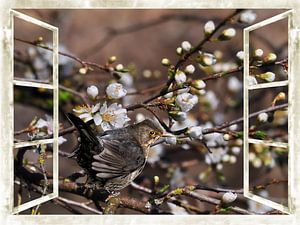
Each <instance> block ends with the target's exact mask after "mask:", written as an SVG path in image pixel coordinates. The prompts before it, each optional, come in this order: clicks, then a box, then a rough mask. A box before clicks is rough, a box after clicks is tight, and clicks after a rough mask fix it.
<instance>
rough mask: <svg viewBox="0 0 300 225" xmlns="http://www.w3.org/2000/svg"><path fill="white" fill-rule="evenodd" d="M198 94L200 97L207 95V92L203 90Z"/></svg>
mask: <svg viewBox="0 0 300 225" xmlns="http://www.w3.org/2000/svg"><path fill="white" fill-rule="evenodd" d="M198 94H199V95H205V94H206V91H205V90H204V89H201V90H199V91H198Z"/></svg>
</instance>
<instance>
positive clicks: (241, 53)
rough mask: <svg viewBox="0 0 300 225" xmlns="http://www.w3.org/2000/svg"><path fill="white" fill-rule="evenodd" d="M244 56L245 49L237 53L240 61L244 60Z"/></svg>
mask: <svg viewBox="0 0 300 225" xmlns="http://www.w3.org/2000/svg"><path fill="white" fill-rule="evenodd" d="M244 56H245V53H244V51H239V52H238V53H236V57H237V58H238V59H239V60H240V61H244Z"/></svg>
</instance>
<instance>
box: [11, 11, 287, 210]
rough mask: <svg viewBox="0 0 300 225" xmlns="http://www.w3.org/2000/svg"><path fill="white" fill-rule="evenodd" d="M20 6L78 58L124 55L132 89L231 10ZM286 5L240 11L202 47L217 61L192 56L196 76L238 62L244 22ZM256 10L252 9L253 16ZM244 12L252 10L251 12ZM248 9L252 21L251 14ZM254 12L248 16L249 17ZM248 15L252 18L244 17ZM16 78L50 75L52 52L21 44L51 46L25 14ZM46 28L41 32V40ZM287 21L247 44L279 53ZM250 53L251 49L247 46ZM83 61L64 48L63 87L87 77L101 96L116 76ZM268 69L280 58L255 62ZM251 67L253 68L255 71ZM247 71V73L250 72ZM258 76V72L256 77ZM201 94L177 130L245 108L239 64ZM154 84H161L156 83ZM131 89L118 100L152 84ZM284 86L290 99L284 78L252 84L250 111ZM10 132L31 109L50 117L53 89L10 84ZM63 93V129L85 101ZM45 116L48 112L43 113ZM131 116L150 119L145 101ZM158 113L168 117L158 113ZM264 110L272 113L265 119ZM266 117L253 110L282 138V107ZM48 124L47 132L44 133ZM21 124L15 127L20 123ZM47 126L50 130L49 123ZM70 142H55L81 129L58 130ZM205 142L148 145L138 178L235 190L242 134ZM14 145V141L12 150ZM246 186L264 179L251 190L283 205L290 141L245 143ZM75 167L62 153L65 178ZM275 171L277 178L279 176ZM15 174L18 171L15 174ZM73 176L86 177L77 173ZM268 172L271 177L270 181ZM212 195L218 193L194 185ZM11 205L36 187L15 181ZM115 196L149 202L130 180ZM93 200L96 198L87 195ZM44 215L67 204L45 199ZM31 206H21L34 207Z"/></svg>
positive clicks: (129, 100)
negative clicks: (228, 32) (225, 35)
mask: <svg viewBox="0 0 300 225" xmlns="http://www.w3.org/2000/svg"><path fill="white" fill-rule="evenodd" d="M18 11H20V12H22V13H24V14H27V15H29V16H32V17H34V18H37V19H39V20H42V21H44V22H46V23H49V24H51V25H53V26H56V27H58V28H59V42H60V45H59V50H60V51H62V52H66V53H68V54H71V55H74V56H76V57H79V58H80V59H82V60H85V61H90V62H96V63H98V64H100V65H104V64H105V63H106V62H107V61H108V59H109V58H110V57H111V56H116V57H117V62H116V64H119V63H121V64H123V65H124V67H125V68H128V70H129V71H128V73H127V78H126V79H124V80H123V81H122V83H123V85H124V86H125V87H126V89H127V90H128V92H136V91H137V92H138V91H140V90H145V89H148V88H151V87H157V86H160V85H162V84H164V83H165V82H166V80H167V68H166V67H164V66H162V65H161V59H162V58H168V59H170V61H171V62H172V63H174V64H175V63H176V62H177V60H178V55H177V54H176V48H177V47H178V46H180V45H181V43H182V42H183V41H189V42H190V43H191V44H192V45H196V44H197V43H199V42H200V41H201V40H202V39H203V37H204V34H203V27H204V24H205V23H206V22H207V21H209V20H213V21H214V23H215V24H218V23H219V22H220V21H222V20H223V19H224V18H225V17H226V16H228V15H229V14H230V13H232V12H233V10H227V9H226V10H214V9H211V10H202V9H201V10H198V9H197V10H196V9H188V10H171V9H167V10H157V9H155V10H151V9H147V10H141V9H126V10H123V9H122V10H116V9H109V10H107V9H97V10H96V9H95V10H48V9H47V10H46V9H35V10H32V9H28V10H27V9H26V10H18ZM284 11H285V10H265V9H263V10H261V9H255V10H252V17H251V15H250V16H249V15H248V20H246V21H241V17H240V16H239V15H238V16H236V17H235V18H234V19H233V20H232V21H230V23H228V24H227V25H225V26H224V28H223V29H221V31H222V30H224V29H226V28H230V27H233V28H234V29H235V30H236V35H235V37H234V38H232V39H231V40H229V41H218V42H208V43H206V44H205V45H204V47H203V49H202V51H203V52H207V53H211V54H213V55H214V57H215V58H216V61H217V62H216V64H214V65H212V66H208V67H203V66H201V65H198V64H197V63H194V65H195V67H196V71H195V73H194V74H193V76H194V78H198V79H201V77H204V76H206V75H208V74H214V73H217V72H224V71H228V70H231V69H233V68H237V67H238V66H240V65H242V61H241V60H240V59H239V58H238V57H237V53H238V52H239V51H241V50H243V28H245V27H247V26H249V25H250V24H253V23H256V22H259V21H262V20H264V19H266V18H269V17H272V16H274V15H277V14H279V13H281V12H284ZM253 14H254V15H255V16H253ZM249 17H250V19H249ZM253 17H255V18H254V20H253ZM251 19H252V20H251ZM249 22H250V23H249ZM14 29H15V30H14V35H15V38H18V39H21V40H23V42H22V41H17V40H16V41H15V46H14V47H15V53H14V54H15V55H14V57H15V77H17V78H19V79H29V80H30V79H37V80H41V81H43V82H46V83H51V82H52V78H51V74H52V52H51V51H47V50H43V49H41V48H37V47H35V46H32V45H29V44H26V43H24V40H27V41H30V42H35V41H37V40H38V41H40V42H41V43H43V44H45V45H47V46H51V42H52V33H51V32H50V31H47V30H45V29H43V28H39V27H37V26H35V25H32V24H30V23H28V22H24V21H22V20H20V19H17V18H15V28H14ZM41 37H42V39H41ZM287 41H288V28H287V20H282V21H280V22H276V23H274V24H272V25H269V26H266V27H264V28H261V29H259V30H257V31H253V32H251V34H250V49H251V52H255V50H256V49H261V50H263V55H264V56H267V55H268V54H269V53H274V54H276V56H277V59H276V61H280V60H284V59H287V56H288V52H287V47H288V45H287V43H288V42H287ZM253 54H254V53H253ZM80 67H81V65H80V64H78V63H77V62H75V61H74V60H72V59H70V58H68V57H64V56H60V65H59V73H60V74H59V79H60V84H62V85H64V86H65V87H67V88H70V89H73V90H75V91H77V92H80V93H82V94H83V95H86V89H87V87H89V86H90V85H96V86H97V87H98V89H99V91H100V95H101V94H104V93H105V87H106V86H107V85H108V83H110V82H111V81H112V77H111V76H110V75H109V74H108V73H105V72H102V71H99V70H94V71H89V72H88V73H87V74H81V73H80V72H79V69H80ZM268 71H271V72H273V73H275V74H276V79H275V81H282V80H287V72H286V71H285V69H284V67H283V66H280V65H279V66H267V67H264V68H263V69H259V73H265V72H268ZM253 73H258V72H257V71H254V72H253ZM250 75H251V74H250ZM257 80H258V82H259V83H260V82H264V80H263V79H257ZM206 85H207V86H206V94H205V95H203V96H200V97H199V104H197V105H196V107H194V109H193V110H192V111H191V112H190V113H189V117H188V119H187V120H186V121H184V122H182V123H179V122H176V123H175V124H174V126H173V129H174V130H176V129H180V128H184V127H190V126H195V125H200V126H203V127H212V126H215V125H218V124H221V123H224V122H226V121H231V120H234V119H237V118H240V117H242V115H243V74H242V72H237V73H233V74H230V75H228V76H224V77H222V78H219V79H213V80H209V81H207V83H206ZM156 92H157V90H156ZM156 92H155V90H154V91H153V92H148V93H146V94H141V95H139V94H137V95H127V96H126V97H125V98H124V99H122V100H121V103H122V104H123V105H124V106H127V105H130V104H133V103H136V102H139V101H141V100H143V99H145V98H147V97H149V96H150V95H152V94H154V93H156ZM281 92H284V93H285V94H286V98H285V99H281V100H280V101H283V102H286V101H287V100H286V99H287V95H288V88H287V87H280V88H269V89H262V90H255V91H250V94H249V96H250V101H249V102H250V113H251V112H256V111H259V110H262V109H265V108H268V107H270V106H272V102H273V101H274V99H275V98H276V96H277V95H278V94H279V93H281ZM14 94H15V103H14V104H15V105H14V107H15V112H14V113H15V127H14V128H15V131H16V132H17V131H22V130H23V129H24V128H26V127H28V125H29V124H30V123H31V122H32V121H33V120H34V118H36V120H38V119H39V118H42V119H43V120H45V121H46V122H48V124H49V123H51V118H50V117H51V115H52V104H53V101H52V92H51V91H49V90H45V89H36V88H20V87H15V89H14ZM59 98H60V122H61V123H62V126H63V127H64V128H67V127H69V126H71V125H70V123H69V122H68V121H67V119H66V117H65V113H67V112H71V111H72V109H74V108H75V106H77V105H81V104H82V102H81V99H80V98H79V97H78V96H76V95H73V94H72V93H70V92H68V91H65V90H61V91H60V94H59ZM46 115H47V116H46ZM128 116H129V117H130V118H131V122H135V121H139V120H140V119H142V118H144V117H146V118H147V117H150V118H152V115H150V114H149V113H147V112H146V111H145V110H143V109H138V110H135V111H133V112H130V113H129V114H128ZM160 116H161V117H162V118H164V119H166V118H167V117H166V116H165V114H164V113H160ZM270 117H272V118H271V119H270ZM268 119H269V122H268V123H266V124H259V123H258V122H257V118H256V117H255V118H253V119H252V120H250V126H255V127H256V128H257V129H258V130H259V131H261V133H259V134H260V137H261V135H263V139H267V140H274V141H280V142H287V135H288V132H287V127H288V124H287V111H277V112H276V113H275V114H272V115H269V118H268ZM229 129H232V130H234V131H237V132H239V131H242V124H238V125H237V126H232V127H230V128H229ZM48 131H49V130H47V131H45V132H46V133H47V132H48ZM17 133H18V132H17ZM48 133H49V132H48ZM15 138H16V139H17V140H28V139H29V137H28V133H26V132H19V133H18V134H17V135H16V137H15ZM63 138H64V139H66V141H64V142H63V143H62V144H61V145H60V150H61V151H63V152H67V153H70V152H72V151H73V150H74V149H75V148H76V146H77V134H76V133H70V134H67V135H64V136H63ZM206 141H207V142H208V145H209V148H210V149H211V151H212V153H207V149H206V148H205V147H203V145H199V144H198V145H197V144H181V145H180V144H178V145H167V144H160V145H157V146H155V147H154V148H153V150H152V152H151V155H150V156H149V160H148V163H147V165H146V167H145V169H144V171H143V172H142V174H141V175H140V176H139V177H138V178H137V179H136V180H135V182H136V183H138V184H140V185H143V186H145V187H149V188H152V187H153V177H154V176H155V175H156V176H159V178H160V184H159V185H160V187H164V186H165V185H170V188H171V189H174V188H176V187H183V186H185V185H193V184H198V183H200V184H205V185H208V186H214V187H215V186H216V187H226V188H232V189H237V190H238V189H241V188H242V187H243V161H242V159H243V148H242V143H243V141H242V138H234V139H232V140H229V141H224V139H223V135H210V136H207V138H206ZM18 151H20V150H15V155H16V156H17V152H18ZM250 151H251V157H250V160H251V161H250V162H249V164H250V187H252V188H254V187H255V186H256V185H263V184H264V185H266V184H268V182H269V183H270V182H271V184H270V185H266V187H265V188H261V190H260V188H256V189H254V190H253V191H254V192H255V193H256V194H258V195H261V196H264V197H266V198H268V199H271V200H273V201H276V202H278V203H282V204H287V151H286V149H278V148H275V149H274V148H269V147H267V146H263V145H251V146H250ZM46 152H49V154H48V158H47V159H46V165H45V166H46V170H47V171H48V172H49V173H51V171H52V163H51V161H52V158H51V146H47V151H46ZM24 160H25V161H26V165H27V167H28V168H29V169H31V170H38V168H35V166H34V164H36V163H37V160H38V151H37V149H36V148H35V149H34V150H33V151H26V154H25V156H24ZM80 169H81V168H80V167H79V166H78V165H77V163H76V161H74V160H72V159H69V158H66V157H60V163H59V170H60V176H61V177H62V178H66V177H68V176H69V175H70V174H72V173H74V172H76V171H79V170H80ZM274 179H275V180H277V181H278V182H277V183H276V182H275V181H274ZM18 180H20V178H18V177H16V181H18ZM77 181H78V182H85V178H84V177H83V178H80V179H79V180H77ZM272 181H273V184H272ZM200 192H201V193H204V194H207V195H212V196H213V197H218V196H221V194H217V193H211V192H206V191H200ZM15 193H16V196H15V200H16V201H15V204H16V205H17V204H18V203H20V202H19V201H18V200H17V199H18V194H20V193H23V198H22V203H24V202H26V201H29V200H32V199H34V198H37V197H39V196H40V194H37V193H34V192H33V191H30V188H29V190H26V188H25V189H24V188H23V190H20V184H19V183H18V182H16V185H15ZM121 195H126V196H132V197H135V198H138V199H141V200H142V201H147V200H148V199H149V196H148V195H146V194H145V193H142V192H138V191H137V190H135V189H133V188H132V187H127V188H126V189H124V190H123V191H122V192H121ZM60 196H62V197H64V198H67V199H71V200H74V201H78V202H84V201H87V200H86V199H85V198H83V197H80V196H78V195H74V194H69V193H65V192H60ZM179 199H181V200H183V201H184V202H186V203H189V204H192V205H194V206H196V207H198V208H199V210H200V211H202V212H203V213H204V214H209V213H212V212H213V211H214V206H212V205H209V204H207V203H203V202H200V201H196V200H194V199H191V198H188V197H179ZM235 204H236V205H238V206H241V207H243V208H246V209H249V210H251V211H254V212H256V213H265V212H269V211H272V209H270V208H268V207H265V206H262V205H260V204H258V203H255V202H253V201H250V200H246V199H245V198H243V197H242V196H239V197H238V200H237V202H235ZM90 206H91V207H94V205H93V204H90ZM162 208H163V209H164V210H165V211H167V212H171V213H173V214H187V213H188V214H190V213H191V214H194V213H195V212H188V211H186V210H185V209H183V208H181V207H178V206H175V205H174V204H172V203H168V204H164V205H163V206H162ZM78 210H79V211H80V212H81V213H84V214H88V213H91V212H87V211H85V210H84V209H80V208H78ZM39 211H40V213H41V214H70V213H71V212H70V211H68V210H66V209H65V208H63V207H61V206H59V205H58V204H57V203H54V202H47V203H45V204H42V205H41V207H40V209H39ZM30 213H31V210H27V211H24V212H22V214H30ZM117 213H119V214H136V213H137V212H136V211H133V210H129V209H118V211H117Z"/></svg>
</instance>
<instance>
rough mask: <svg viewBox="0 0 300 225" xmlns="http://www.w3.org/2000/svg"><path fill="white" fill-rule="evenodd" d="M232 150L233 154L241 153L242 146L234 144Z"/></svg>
mask: <svg viewBox="0 0 300 225" xmlns="http://www.w3.org/2000/svg"><path fill="white" fill-rule="evenodd" d="M231 151H232V153H233V154H235V155H239V154H240V152H241V148H240V147H237V146H234V147H232V149H231Z"/></svg>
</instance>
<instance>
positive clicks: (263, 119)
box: [257, 113, 269, 123]
mask: <svg viewBox="0 0 300 225" xmlns="http://www.w3.org/2000/svg"><path fill="white" fill-rule="evenodd" d="M268 117H269V116H268V114H267V113H260V114H259V115H258V116H257V120H258V121H259V122H261V123H265V122H267V121H268Z"/></svg>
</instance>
